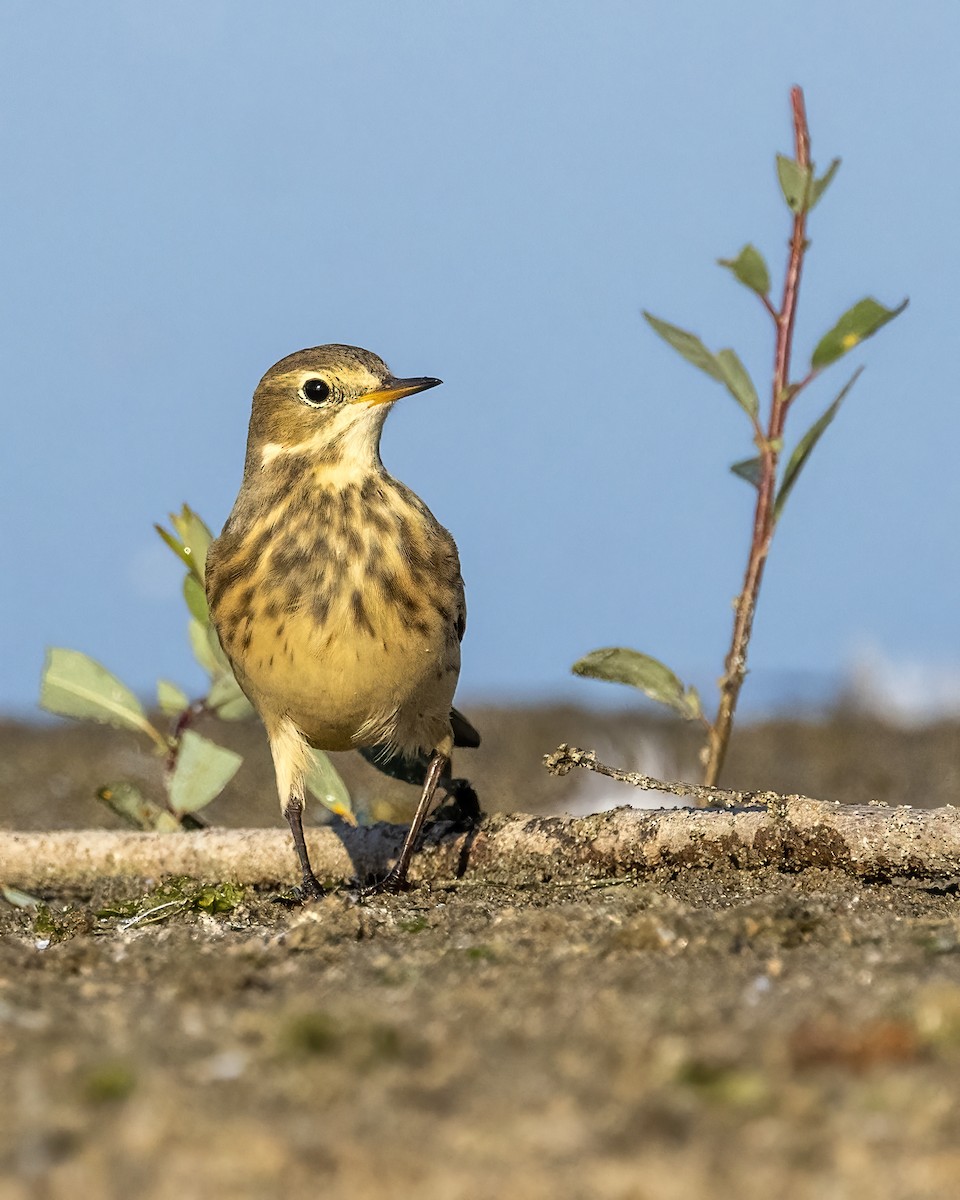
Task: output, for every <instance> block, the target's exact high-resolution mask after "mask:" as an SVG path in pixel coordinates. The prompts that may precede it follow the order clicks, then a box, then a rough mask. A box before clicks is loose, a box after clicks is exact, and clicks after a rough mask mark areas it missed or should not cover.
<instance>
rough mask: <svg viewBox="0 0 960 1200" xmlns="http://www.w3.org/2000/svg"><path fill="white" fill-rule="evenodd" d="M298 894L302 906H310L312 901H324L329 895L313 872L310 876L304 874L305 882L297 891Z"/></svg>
mask: <svg viewBox="0 0 960 1200" xmlns="http://www.w3.org/2000/svg"><path fill="white" fill-rule="evenodd" d="M296 893H297V897H298V899H299V901H300V903H301V904H309V903H310V901H311V900H322V899H323V898H324V896H326V894H327V889H326V888H325V887H324V886H323V884H322V883H321V882H320V880H319V879H318V878H317V877H316V875H314V874H313V872H312V871H311V872H310V874H309V875H307V874H306V873H304V876H303V882H302V883H301V884H300V886H299V887H298V888H297V889H296Z"/></svg>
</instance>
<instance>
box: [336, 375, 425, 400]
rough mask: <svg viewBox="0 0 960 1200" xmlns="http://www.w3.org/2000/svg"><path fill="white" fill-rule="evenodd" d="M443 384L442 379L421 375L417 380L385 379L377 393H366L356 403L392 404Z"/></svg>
mask: <svg viewBox="0 0 960 1200" xmlns="http://www.w3.org/2000/svg"><path fill="white" fill-rule="evenodd" d="M439 383H443V380H442V379H431V378H430V376H429V375H419V376H417V378H416V379H393V378H392V377H391V378H390V379H385V380H384V381H383V386H382V387H379V388H377V390H376V391H375V392H365V393H364V394H363V395H362V396H358V397H357V399H356V400H355V401H354V403H359V404H370V405H374V404H392V403H393V401H394V400H400V399H402V398H403V397H404V396H412V395H413V393H414V392H425V391H426V390H427V388H432V387H436V386H437V384H439Z"/></svg>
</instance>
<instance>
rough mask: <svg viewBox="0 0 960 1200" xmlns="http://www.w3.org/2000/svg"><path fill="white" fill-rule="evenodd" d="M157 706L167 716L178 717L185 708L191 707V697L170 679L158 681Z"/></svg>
mask: <svg viewBox="0 0 960 1200" xmlns="http://www.w3.org/2000/svg"><path fill="white" fill-rule="evenodd" d="M157 705H158V706H159V708H160V711H161V712H162V713H163V714H164V715H165V716H167V717H178V716H179V715H180V714H181V713H182V712H183V710H184V709H185V708H189V707H190V697H189V696H188V695H187V693H186V692H185V691H184V690H183V688H181V687H178V686H177V685H176V684H175V683H171V682H170V680H169V679H158V680H157Z"/></svg>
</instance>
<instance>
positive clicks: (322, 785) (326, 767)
mask: <svg viewBox="0 0 960 1200" xmlns="http://www.w3.org/2000/svg"><path fill="white" fill-rule="evenodd" d="M310 755H311V758H312V759H313V762H312V765H311V767H310V771H309V773H308V775H307V787H308V788H309V789H310V791H311V792H312V793H313V795H314V796H316V798H317V799H318V800H319V801H320V803H321V804H322V805H324V806H325V807H326V808H328V809H329V810H330V811H331V812H332V813H334V814H335V815H336V816H338V817H342V818H343V819H344V820H345V821H346V822H347V823H348V824H350V825H356V823H357V818H356V817H355V816H354V814H353V805H352V804H351V803H350V793H349V792H348V791H347V785H346V784H345V783H344V782H343V780H342V779H341V778H340V773H339V772H338V771H337V769H336V767H335V766H334V765H333V763H332V762H331V761H330V759H329V757H328V756H327V755H326V754H324V752H323V751H322V750H311V751H310Z"/></svg>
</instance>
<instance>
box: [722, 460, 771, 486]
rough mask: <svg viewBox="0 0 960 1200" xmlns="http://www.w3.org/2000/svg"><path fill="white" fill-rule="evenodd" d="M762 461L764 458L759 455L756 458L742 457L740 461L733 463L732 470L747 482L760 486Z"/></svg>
mask: <svg viewBox="0 0 960 1200" xmlns="http://www.w3.org/2000/svg"><path fill="white" fill-rule="evenodd" d="M762 463H763V459H762V458H760V456H759V455H757V457H756V458H742V459H741V460H740V461H739V462H735V463H733V464H731V467H730V470H731V472H732V473H733V474H734V475H736V476H737V477H738V478H740V479H745V480H746V481H747V483H752V484H753V486H754V487H755V488H759V486H760V468H761V465H762Z"/></svg>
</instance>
